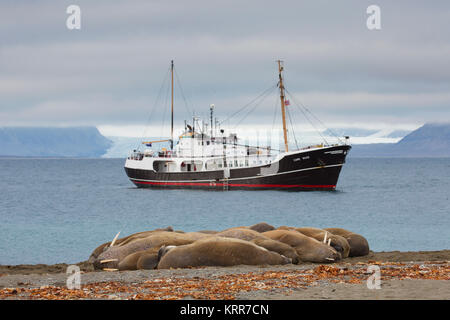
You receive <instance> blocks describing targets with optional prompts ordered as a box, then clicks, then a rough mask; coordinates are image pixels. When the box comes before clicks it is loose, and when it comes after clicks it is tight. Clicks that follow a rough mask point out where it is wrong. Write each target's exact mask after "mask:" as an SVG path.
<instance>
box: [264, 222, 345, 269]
mask: <svg viewBox="0 0 450 320" xmlns="http://www.w3.org/2000/svg"><path fill="white" fill-rule="evenodd" d="M262 234H263V235H265V236H267V237H269V238H271V239H273V240H277V241H280V242H283V243H286V244H288V245H290V246H291V247H293V248H294V249H295V250H296V251H297V254H298V256H299V258H300V261H303V262H319V263H331V262H336V261H338V260H339V259H340V254H339V253H338V252H337V251H336V250H335V249H334V248H332V247H330V246H329V245H327V244H324V243H322V242H320V241H317V240H316V239H314V238H311V237H308V236H305V235H304V234H302V233H300V232H297V231H291V230H271V231H266V232H263V233H262Z"/></svg>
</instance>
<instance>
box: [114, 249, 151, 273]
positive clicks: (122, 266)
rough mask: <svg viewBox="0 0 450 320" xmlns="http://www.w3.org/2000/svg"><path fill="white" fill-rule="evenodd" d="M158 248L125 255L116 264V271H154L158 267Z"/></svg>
mask: <svg viewBox="0 0 450 320" xmlns="http://www.w3.org/2000/svg"><path fill="white" fill-rule="evenodd" d="M159 249H160V248H159V247H154V248H150V249H147V250H141V251H137V252H134V253H131V254H129V255H127V256H126V257H125V258H124V259H123V260H122V261H120V262H119V264H118V269H119V270H120V271H122V270H139V269H155V268H156V266H157V265H158V261H159V259H158V251H159Z"/></svg>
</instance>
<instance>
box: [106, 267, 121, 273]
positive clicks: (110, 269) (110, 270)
mask: <svg viewBox="0 0 450 320" xmlns="http://www.w3.org/2000/svg"><path fill="white" fill-rule="evenodd" d="M103 271H109V272H112V271H119V269H113V268H103Z"/></svg>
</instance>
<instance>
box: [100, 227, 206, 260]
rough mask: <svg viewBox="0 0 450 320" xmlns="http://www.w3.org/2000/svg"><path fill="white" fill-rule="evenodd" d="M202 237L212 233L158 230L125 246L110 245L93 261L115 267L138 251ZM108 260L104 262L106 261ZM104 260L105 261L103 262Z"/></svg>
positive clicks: (178, 243) (181, 243)
mask: <svg viewBox="0 0 450 320" xmlns="http://www.w3.org/2000/svg"><path fill="white" fill-rule="evenodd" d="M202 237H210V235H207V234H202V233H198V232H192V233H176V232H167V231H158V232H154V233H151V234H150V235H148V236H147V237H145V238H135V239H134V240H133V241H132V242H129V243H127V244H125V245H123V246H113V247H108V248H107V249H106V250H105V251H103V252H102V253H101V254H100V255H99V256H98V257H97V258H96V259H95V260H94V262H93V264H94V268H96V269H103V268H115V269H117V267H118V264H119V263H120V262H121V261H122V260H123V259H124V258H125V257H126V256H128V255H130V254H132V253H135V252H137V251H142V250H147V249H150V248H155V247H157V248H159V247H161V246H162V245H183V244H189V243H192V242H194V241H196V240H198V239H200V238H202ZM105 260H106V261H107V262H106V263H104V261H105ZM102 261H103V262H102Z"/></svg>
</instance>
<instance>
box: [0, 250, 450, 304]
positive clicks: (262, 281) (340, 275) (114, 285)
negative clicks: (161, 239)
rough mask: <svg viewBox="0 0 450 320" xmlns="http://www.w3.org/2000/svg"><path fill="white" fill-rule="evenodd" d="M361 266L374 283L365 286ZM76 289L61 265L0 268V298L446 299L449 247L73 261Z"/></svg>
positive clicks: (449, 284) (449, 285)
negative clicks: (215, 259)
mask: <svg viewBox="0 0 450 320" xmlns="http://www.w3.org/2000/svg"><path fill="white" fill-rule="evenodd" d="M369 265H376V266H378V267H379V268H380V271H381V288H380V289H378V290H377V289H368V287H367V279H368V278H369V277H370V276H371V275H372V273H370V272H368V270H367V268H368V266H369ZM78 266H79V267H80V269H81V271H82V273H81V275H80V279H81V288H80V290H69V289H68V288H67V285H66V281H67V277H68V275H67V274H66V273H65V272H66V269H67V267H68V264H56V265H17V266H0V299H250V300H254V299H277V300H290V299H296V300H298V299H302V300H303V299H447V300H448V299H450V281H449V280H450V250H441V251H419V252H399V251H394V252H371V253H370V254H369V255H368V256H365V257H357V258H348V259H345V260H344V261H341V262H339V263H334V264H327V265H321V264H312V263H308V264H299V265H284V266H234V267H226V268H225V267H207V268H192V269H176V270H137V271H122V272H118V271H117V272H105V271H94V270H93V267H92V265H90V264H89V263H87V262H81V263H79V264H78Z"/></svg>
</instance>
